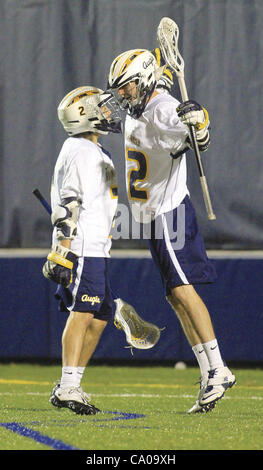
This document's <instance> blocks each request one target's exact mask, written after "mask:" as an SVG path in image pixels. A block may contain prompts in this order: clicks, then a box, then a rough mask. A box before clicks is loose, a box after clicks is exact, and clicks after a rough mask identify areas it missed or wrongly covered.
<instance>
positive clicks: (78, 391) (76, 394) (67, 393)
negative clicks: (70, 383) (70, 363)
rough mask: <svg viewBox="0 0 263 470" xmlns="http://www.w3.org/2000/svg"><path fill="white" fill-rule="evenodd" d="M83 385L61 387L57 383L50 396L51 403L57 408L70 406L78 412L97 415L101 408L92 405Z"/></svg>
mask: <svg viewBox="0 0 263 470" xmlns="http://www.w3.org/2000/svg"><path fill="white" fill-rule="evenodd" d="M86 396H87V394H85V393H84V392H83V390H82V388H81V387H68V388H61V387H60V384H59V383H57V384H56V385H55V387H54V388H53V390H52V392H51V396H50V399H49V401H50V403H51V404H52V405H53V406H55V407H57V408H69V409H70V410H71V411H73V412H74V413H76V414H80V415H95V414H96V413H99V412H100V410H99V409H98V408H96V407H95V406H94V405H91V404H90V403H89V402H88V400H87V398H86Z"/></svg>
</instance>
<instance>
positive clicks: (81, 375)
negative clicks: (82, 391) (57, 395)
mask: <svg viewBox="0 0 263 470" xmlns="http://www.w3.org/2000/svg"><path fill="white" fill-rule="evenodd" d="M85 369H86V367H80V366H78V378H79V385H80V382H81V380H82V377H83V374H84V371H85Z"/></svg>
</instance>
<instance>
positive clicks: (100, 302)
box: [55, 257, 113, 321]
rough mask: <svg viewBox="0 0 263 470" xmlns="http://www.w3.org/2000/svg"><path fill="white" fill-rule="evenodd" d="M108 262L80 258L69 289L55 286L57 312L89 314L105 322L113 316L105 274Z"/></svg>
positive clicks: (98, 259)
mask: <svg viewBox="0 0 263 470" xmlns="http://www.w3.org/2000/svg"><path fill="white" fill-rule="evenodd" d="M108 261H109V259H108V258H98V257H94V258H92V257H79V258H78V262H77V263H76V266H74V269H73V282H72V283H71V284H70V286H69V287H67V288H64V287H62V286H61V285H59V286H58V288H57V291H56V293H55V297H56V299H58V300H60V310H62V311H66V312H70V311H73V312H89V313H93V314H94V318H98V319H100V320H105V321H108V320H109V318H110V317H111V315H112V313H113V298H112V293H111V288H110V282H109V274H108Z"/></svg>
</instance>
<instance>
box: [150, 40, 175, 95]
mask: <svg viewBox="0 0 263 470" xmlns="http://www.w3.org/2000/svg"><path fill="white" fill-rule="evenodd" d="M151 52H152V54H153V55H154V57H155V59H156V62H157V65H158V66H159V67H162V68H163V73H162V75H161V76H160V78H159V79H158V81H157V86H156V88H157V90H158V89H161V90H166V91H168V92H170V91H171V88H172V86H173V84H174V81H173V72H172V70H171V69H170V67H168V66H166V63H165V61H164V59H163V57H162V54H161V50H160V49H159V47H157V48H156V49H154V50H153V51H151Z"/></svg>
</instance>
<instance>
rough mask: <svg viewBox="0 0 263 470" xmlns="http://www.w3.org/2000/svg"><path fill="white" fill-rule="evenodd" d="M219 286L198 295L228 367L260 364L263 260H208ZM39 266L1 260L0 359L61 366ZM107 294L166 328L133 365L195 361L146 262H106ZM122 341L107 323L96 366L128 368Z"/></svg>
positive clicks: (59, 320) (53, 311)
mask: <svg viewBox="0 0 263 470" xmlns="http://www.w3.org/2000/svg"><path fill="white" fill-rule="evenodd" d="M213 262H214V263H215V266H216V269H217V272H218V280H217V281H216V283H215V284H213V285H207V286H201V287H198V288H197V290H198V292H199V293H200V294H201V296H202V297H203V299H204V300H205V302H206V303H207V306H208V308H209V310H210V313H211V316H212V319H213V323H214V327H215V331H216V336H217V338H218V340H219V342H220V345H221V351H222V353H223V356H224V358H225V360H227V361H230V360H231V361H241V362H242V361H256V362H258V361H262V360H263V346H262V333H263V331H262V330H263V281H262V272H263V259H252V258H251V259H243V258H240V259H213ZM43 263H44V258H0V269H1V279H2V281H1V285H0V307H1V310H0V325H1V326H0V358H2V359H8V358H23V359H25V358H30V359H31V358H36V359H40V358H41V359H59V358H60V357H61V334H62V330H63V327H64V324H65V321H66V316H65V314H63V313H61V312H59V311H58V306H57V302H56V300H55V299H54V296H53V295H54V291H55V284H53V283H51V282H49V281H47V280H46V279H44V278H43V276H42V272H41V270H42V265H43ZM110 272H111V280H112V288H113V290H114V291H116V292H118V293H119V295H120V296H121V297H122V298H124V299H125V300H126V301H127V302H129V303H131V304H133V306H134V307H135V308H136V310H137V311H138V312H140V313H141V314H142V316H143V317H144V318H145V319H147V320H149V321H152V322H154V323H156V324H157V325H158V326H159V327H165V330H164V331H163V332H162V334H161V338H160V341H159V343H158V344H157V345H156V346H155V348H153V349H151V350H149V351H139V350H134V356H133V358H134V359H138V360H143V359H145V360H150V359H153V360H157V361H165V360H169V361H170V360H174V361H177V360H184V361H192V360H194V357H193V354H192V351H191V348H190V347H189V345H188V343H187V342H186V340H185V338H184V335H183V333H182V330H181V327H180V325H179V322H178V320H177V318H176V316H175V315H174V313H173V311H172V310H171V308H170V306H169V305H168V304H167V302H166V301H165V299H164V295H163V291H162V285H161V281H160V277H159V273H158V272H157V270H156V268H155V266H154V264H153V261H152V260H151V258H112V260H111V265H110ZM125 345H126V342H125V336H124V333H123V332H120V331H119V330H117V329H116V328H115V327H114V325H113V321H112V322H110V323H109V324H108V326H107V328H106V329H105V331H104V333H103V337H102V339H101V342H100V344H99V346H98V348H97V350H96V352H95V355H94V358H97V359H105V361H106V360H107V359H120V360H126V359H127V360H132V356H131V353H130V351H129V349H126V348H125Z"/></svg>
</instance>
